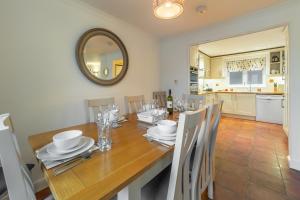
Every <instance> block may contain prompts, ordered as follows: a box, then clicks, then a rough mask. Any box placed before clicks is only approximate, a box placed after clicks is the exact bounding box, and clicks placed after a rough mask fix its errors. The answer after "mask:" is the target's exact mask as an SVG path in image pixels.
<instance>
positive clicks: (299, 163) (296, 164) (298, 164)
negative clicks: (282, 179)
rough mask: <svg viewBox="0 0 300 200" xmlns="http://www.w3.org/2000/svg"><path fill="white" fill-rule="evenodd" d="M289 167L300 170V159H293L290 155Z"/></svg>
mask: <svg viewBox="0 0 300 200" xmlns="http://www.w3.org/2000/svg"><path fill="white" fill-rule="evenodd" d="M288 161H289V167H290V168H292V169H295V170H298V171H300V161H299V160H292V159H291V158H290V156H288Z"/></svg>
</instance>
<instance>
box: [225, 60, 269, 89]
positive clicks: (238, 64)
mask: <svg viewBox="0 0 300 200" xmlns="http://www.w3.org/2000/svg"><path fill="white" fill-rule="evenodd" d="M265 66H266V59H265V57H261V58H252V59H243V60H234V61H228V62H227V70H228V79H229V80H228V83H229V85H230V86H232V87H248V86H254V87H263V86H264V85H265V83H264V78H265V77H264V72H265V70H264V69H265Z"/></svg>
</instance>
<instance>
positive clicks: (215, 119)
mask: <svg viewBox="0 0 300 200" xmlns="http://www.w3.org/2000/svg"><path fill="white" fill-rule="evenodd" d="M222 105H223V102H220V103H217V104H213V105H209V106H208V111H207V113H208V115H207V117H208V118H209V119H207V121H206V130H205V133H204V135H203V138H202V139H201V138H198V140H197V146H196V150H195V155H194V162H193V169H192V175H191V182H192V186H191V189H192V191H191V193H192V200H201V194H202V193H203V192H204V191H205V190H206V189H208V197H209V198H210V199H213V181H214V149H215V143H216V137H217V132H218V126H219V122H220V119H221V109H222Z"/></svg>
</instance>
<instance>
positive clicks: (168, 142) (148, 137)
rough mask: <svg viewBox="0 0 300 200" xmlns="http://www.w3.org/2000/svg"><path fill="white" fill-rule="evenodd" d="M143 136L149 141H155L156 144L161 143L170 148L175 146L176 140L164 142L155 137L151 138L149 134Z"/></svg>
mask: <svg viewBox="0 0 300 200" xmlns="http://www.w3.org/2000/svg"><path fill="white" fill-rule="evenodd" d="M143 136H144V137H146V138H147V139H149V140H154V141H156V142H159V143H162V144H165V145H168V146H173V145H175V140H162V139H158V138H155V137H153V136H150V135H148V134H147V133H146V134H144V135H143Z"/></svg>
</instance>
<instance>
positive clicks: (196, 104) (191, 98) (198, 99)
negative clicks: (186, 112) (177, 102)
mask: <svg viewBox="0 0 300 200" xmlns="http://www.w3.org/2000/svg"><path fill="white" fill-rule="evenodd" d="M182 99H183V101H184V102H185V103H186V104H187V105H186V107H187V109H191V110H197V109H200V108H202V107H203V106H204V97H203V96H200V95H192V94H183V95H182Z"/></svg>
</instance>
